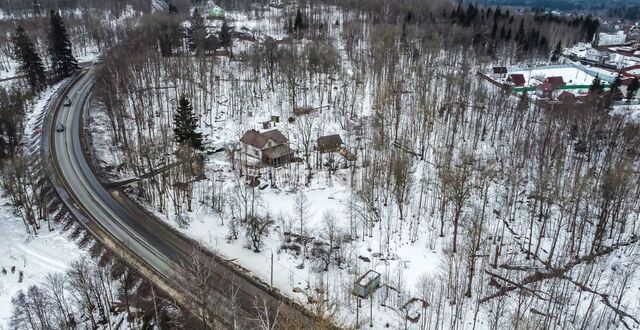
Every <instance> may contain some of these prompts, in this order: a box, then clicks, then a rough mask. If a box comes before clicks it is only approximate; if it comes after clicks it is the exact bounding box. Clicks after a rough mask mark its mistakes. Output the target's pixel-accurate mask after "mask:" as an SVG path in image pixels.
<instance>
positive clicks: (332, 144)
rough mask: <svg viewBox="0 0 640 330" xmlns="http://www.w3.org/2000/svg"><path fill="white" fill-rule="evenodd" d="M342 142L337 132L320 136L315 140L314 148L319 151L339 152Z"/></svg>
mask: <svg viewBox="0 0 640 330" xmlns="http://www.w3.org/2000/svg"><path fill="white" fill-rule="evenodd" d="M343 144H344V143H343V142H342V138H340V135H338V134H333V135H326V136H321V137H319V138H318V140H317V141H316V150H318V152H320V153H326V152H339V151H340V149H341V148H342V145H343Z"/></svg>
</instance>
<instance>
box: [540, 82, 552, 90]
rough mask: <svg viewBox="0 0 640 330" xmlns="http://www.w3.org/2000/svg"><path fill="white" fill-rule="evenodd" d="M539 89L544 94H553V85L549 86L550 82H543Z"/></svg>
mask: <svg viewBox="0 0 640 330" xmlns="http://www.w3.org/2000/svg"><path fill="white" fill-rule="evenodd" d="M539 88H540V89H542V91H544V92H553V89H554V88H553V84H551V83H550V82H544V83H542V84H541V85H540V86H539Z"/></svg>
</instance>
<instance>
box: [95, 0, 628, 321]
mask: <svg viewBox="0 0 640 330" xmlns="http://www.w3.org/2000/svg"><path fill="white" fill-rule="evenodd" d="M386 3H387V2H385V4H381V3H376V2H374V1H369V2H367V6H371V8H381V7H382V8H386V9H387V10H386V11H381V12H379V13H382V14H372V13H371V11H372V10H373V9H371V10H368V9H367V8H368V7H367V6H364V3H362V2H357V1H356V2H354V3H353V4H348V3H345V2H336V3H334V4H337V5H344V6H345V7H330V6H319V5H311V4H309V6H307V7H303V9H304V10H303V11H302V12H303V13H304V19H305V20H307V25H306V26H304V28H302V29H298V28H296V29H290V30H289V32H290V34H289V35H288V37H287V38H284V39H282V40H278V41H269V40H265V41H264V42H254V43H252V42H239V41H237V40H234V45H233V48H234V50H233V55H234V56H233V57H234V58H233V60H230V59H229V58H228V57H226V56H224V55H221V56H212V55H211V54H210V53H209V54H199V55H195V54H194V53H193V52H192V50H190V49H188V47H187V46H186V45H188V44H189V43H188V42H187V41H184V40H183V38H184V36H182V35H180V34H179V33H177V32H175V30H173V29H177V26H178V20H177V18H176V17H175V16H173V17H172V16H164V17H154V18H152V19H150V20H149V21H148V22H147V24H149V25H148V26H149V27H145V25H144V24H143V25H142V27H141V28H142V29H144V31H145V33H144V38H142V37H139V35H141V33H136V32H135V31H130V32H128V35H129V37H128V38H126V40H125V41H124V42H123V43H122V44H120V45H118V46H116V47H115V48H114V49H113V50H112V51H111V53H110V54H111V55H110V56H108V59H107V61H106V63H105V66H104V68H103V69H102V72H101V74H100V78H99V80H98V85H97V87H96V91H95V98H96V101H98V102H99V104H100V105H101V106H103V107H104V110H105V112H106V113H107V114H108V115H107V118H108V125H109V127H110V128H111V134H110V139H111V143H112V144H113V145H116V146H118V148H117V150H112V151H111V153H112V154H111V157H113V158H114V161H115V163H116V164H118V166H119V168H120V170H121V171H122V172H123V173H131V174H133V175H140V174H142V173H145V172H148V171H150V170H153V168H155V167H156V166H158V164H166V163H171V162H174V161H176V158H175V157H174V156H173V152H174V150H175V143H174V142H173V139H172V134H171V129H172V125H173V123H172V120H171V118H172V116H173V113H174V111H175V109H176V106H177V104H176V102H177V101H176V100H177V98H178V97H179V95H182V94H187V95H189V96H190V98H191V100H192V102H193V105H194V110H195V111H196V116H197V117H198V118H199V122H198V123H199V129H200V130H202V131H205V132H207V134H211V135H215V134H218V135H220V134H226V135H227V136H226V137H225V139H226V140H227V141H229V142H230V143H234V142H237V141H238V139H239V137H240V136H241V135H242V129H243V128H247V126H246V125H244V126H243V125H242V123H246V121H247V120H251V119H252V117H253V116H254V115H255V114H256V113H263V114H272V115H279V116H280V117H281V118H288V117H290V116H291V109H293V108H294V107H302V106H310V107H326V109H323V110H322V111H318V112H317V113H316V114H314V115H312V116H306V117H297V118H295V121H294V122H292V123H284V124H283V125H282V126H281V130H282V131H283V132H284V133H285V134H286V135H287V136H288V137H289V138H290V140H291V143H292V146H293V147H294V149H296V150H297V151H298V154H297V155H298V156H299V157H300V163H299V165H297V164H291V165H288V166H285V167H284V168H282V169H280V170H279V171H273V172H269V174H268V175H269V176H273V178H272V179H271V181H272V182H280V183H282V184H287V185H291V186H294V187H295V186H297V187H303V186H304V185H305V184H308V183H309V182H310V180H311V178H312V177H313V176H314V175H315V174H317V173H320V172H322V171H324V170H323V169H320V168H318V167H317V166H313V164H318V163H323V162H324V161H321V162H316V161H315V160H316V159H315V158H316V157H319V156H318V155H316V154H315V153H313V152H311V150H312V146H313V143H314V141H315V140H316V138H317V137H319V136H320V135H322V134H323V133H325V132H326V131H327V129H328V127H329V126H331V127H339V129H340V131H341V132H343V133H344V135H343V139H344V140H345V141H346V144H347V145H349V146H351V147H352V148H353V150H354V151H355V152H357V154H358V160H357V162H356V163H355V164H351V165H348V166H346V169H344V168H343V169H341V171H346V172H345V173H349V174H348V175H346V177H347V178H348V187H349V192H350V194H351V195H352V201H351V202H349V205H348V206H347V209H348V212H347V213H348V214H349V215H348V216H347V218H345V215H343V214H339V215H335V214H331V213H328V214H325V215H324V219H325V220H323V222H324V225H323V226H322V228H309V226H307V225H306V224H305V223H306V222H307V218H306V217H308V213H307V212H308V211H305V209H308V208H309V203H311V204H312V203H313V202H314V201H305V196H304V194H303V193H299V194H300V195H296V197H295V205H293V206H292V207H291V208H292V215H291V216H287V215H284V216H282V215H274V214H269V212H268V211H265V210H264V208H265V205H264V203H263V201H262V198H261V194H262V192H261V191H259V190H258V189H256V188H252V187H250V186H247V185H246V183H245V182H244V180H243V179H242V178H241V177H239V175H242V174H243V173H242V168H234V173H235V174H231V180H228V181H227V182H226V183H223V182H222V181H224V179H223V178H225V177H226V174H223V173H221V172H220V171H217V170H212V169H211V168H208V169H205V174H206V178H204V177H193V176H191V177H190V176H188V175H187V176H185V175H184V174H185V173H188V172H187V171H184V169H182V168H181V167H174V168H172V169H171V170H169V171H167V172H165V173H163V174H162V175H160V176H158V177H156V178H152V179H149V180H142V181H139V182H138V183H137V184H136V189H135V191H136V192H137V194H138V196H140V197H141V198H142V199H144V200H145V202H147V203H149V204H150V205H153V206H154V207H156V208H157V210H158V211H159V212H161V213H163V214H166V215H167V217H168V218H176V219H178V218H179V219H184V217H188V214H189V211H188V209H192V208H193V205H198V206H197V208H198V209H199V210H202V209H203V208H208V209H210V210H211V212H214V213H219V214H220V217H221V219H222V220H221V221H222V222H223V223H225V226H227V227H228V228H229V236H228V237H227V238H228V239H229V240H232V241H233V240H238V239H240V238H241V237H242V236H243V235H242V232H243V231H246V237H247V241H248V242H249V243H248V245H249V246H251V248H252V249H253V250H255V251H260V245H259V241H260V240H261V239H262V236H263V235H264V233H263V232H262V231H261V229H263V228H268V227H267V226H268V225H269V223H271V219H272V218H273V219H276V220H275V223H276V224H279V226H278V227H279V228H286V230H285V229H279V230H282V231H283V232H286V233H295V235H296V236H295V238H293V239H291V237H290V236H286V235H284V236H283V238H282V239H283V243H284V244H285V245H287V246H288V248H291V249H293V250H292V251H295V250H296V249H298V253H299V255H300V258H301V262H302V264H303V265H304V260H305V259H307V258H317V261H318V267H319V268H320V269H322V270H327V269H329V268H330V267H331V266H332V265H341V263H347V264H349V265H350V266H354V265H353V264H352V261H350V258H353V255H352V253H353V252H351V254H349V255H348V256H347V255H345V253H347V254H348V252H347V251H349V250H350V249H349V247H348V246H349V245H353V244H355V243H354V242H356V241H357V240H358V239H362V240H366V239H367V238H368V237H369V238H371V237H377V238H378V240H377V244H376V245H377V246H376V247H375V250H376V251H378V252H379V253H381V254H383V255H385V254H388V255H392V254H393V251H394V250H396V249H397V248H398V247H399V246H401V245H402V244H405V243H411V244H415V243H417V242H422V243H423V244H425V245H424V249H426V250H429V251H435V250H438V251H442V252H443V254H444V256H446V257H445V258H446V260H445V265H446V266H445V269H443V270H442V275H438V276H434V277H425V278H424V281H422V282H421V283H422V284H421V286H418V287H416V288H403V287H402V279H401V278H400V279H398V280H393V278H394V277H396V276H401V274H400V273H398V274H395V275H394V274H388V275H387V276H388V280H389V282H390V283H391V282H394V283H395V284H396V285H397V286H398V291H399V292H401V294H402V295H408V294H409V293H408V292H409V291H412V292H414V294H415V293H416V292H418V293H419V294H420V297H421V298H423V299H425V300H426V301H429V303H430V304H431V306H437V308H435V307H434V308H431V309H430V310H429V311H428V315H426V316H425V318H426V319H427V321H426V322H428V324H431V325H432V326H435V327H443V326H444V327H452V328H454V327H463V325H462V324H461V323H460V322H463V320H474V321H477V320H478V318H479V317H480V316H479V315H484V319H483V320H484V321H486V322H488V323H489V324H490V325H491V326H490V328H503V327H505V326H506V325H514V324H515V325H516V327H525V328H526V327H530V326H534V325H538V326H539V325H541V324H542V325H544V326H543V327H545V328H571V327H575V328H580V327H581V325H582V327H584V326H585V325H588V326H587V327H588V328H607V327H613V326H614V325H615V326H621V327H628V328H632V327H633V326H637V325H638V322H639V321H638V318H637V317H636V316H634V315H637V312H638V309H637V308H638V306H637V303H633V302H632V301H633V299H634V297H633V296H632V295H630V293H629V291H628V288H629V284H630V283H631V281H632V279H633V278H634V277H635V276H636V270H637V265H638V261H637V253H638V250H637V247H638V244H637V231H638V223H637V214H638V213H637V212H638V204H637V198H638V193H640V190H638V189H637V188H636V187H635V186H634V185H633V182H635V181H636V180H637V179H638V178H637V170H636V166H637V165H636V164H637V160H638V159H637V157H638V150H637V145H638V143H637V142H638V134H637V127H636V125H635V124H633V123H630V122H628V121H627V120H626V119H625V118H623V117H619V116H614V115H611V114H609V113H608V111H607V109H602V108H590V109H580V110H579V111H568V110H557V109H556V110H551V111H550V110H546V109H542V108H540V107H538V106H535V105H533V104H529V102H528V99H527V98H526V96H523V97H521V98H520V99H518V98H515V97H513V96H512V95H511V94H509V93H507V92H505V91H502V90H501V89H498V88H496V87H494V86H492V85H488V84H486V83H484V82H482V80H480V79H478V78H477V76H476V72H477V71H478V70H479V69H480V68H483V67H486V66H487V65H490V64H492V63H515V62H517V61H521V60H523V59H525V58H528V59H530V60H532V61H547V60H548V58H549V56H550V51H551V49H550V47H548V45H555V44H556V43H558V42H562V43H563V44H567V43H573V42H576V41H579V40H583V39H586V38H589V34H591V35H592V33H593V30H590V29H592V25H593V24H596V23H595V21H592V19H591V18H581V19H580V20H576V21H562V19H558V18H553V17H551V18H547V19H549V20H550V22H552V23H549V24H540V25H538V26H540V29H539V30H535V31H533V30H531V29H530V26H533V25H534V24H533V23H534V22H537V23H540V22H542V21H544V19H545V18H541V17H540V16H536V17H534V15H533V14H531V15H530V16H527V15H529V14H526V13H525V14H522V13H514V12H512V13H508V12H507V13H505V12H504V9H503V12H502V13H501V14H500V15H499V16H498V17H499V18H497V19H496V20H495V21H496V22H498V23H497V26H498V27H497V28H496V29H497V31H498V32H495V31H494V32H493V33H497V34H498V35H499V34H500V33H501V32H500V30H502V27H503V26H506V27H507V30H506V31H512V32H509V35H510V37H509V38H507V37H506V34H507V32H504V37H502V39H500V38H499V37H496V36H494V39H491V34H492V26H493V25H494V19H493V17H494V16H495V12H496V10H497V9H496V8H495V7H494V8H491V11H489V10H488V9H487V8H480V7H479V8H477V9H476V10H477V13H476V15H477V16H478V17H480V18H484V20H482V19H480V18H478V20H471V21H469V22H468V23H467V22H463V21H457V18H455V17H456V16H455V15H456V14H455V10H456V8H455V7H447V6H445V5H442V7H441V6H440V5H438V4H434V5H433V6H424V5H421V4H422V2H420V4H418V3H411V2H399V3H400V4H404V5H406V6H407V7H402V6H401V5H398V6H400V7H396V5H388V6H387V7H385V6H386ZM414 7H415V8H414ZM356 8H357V9H356ZM457 10H464V11H468V10H469V9H468V8H466V7H465V8H462V9H457ZM452 12H454V14H453V15H452ZM409 13H411V15H412V16H411V17H408V15H409ZM379 15H384V17H380V16H379ZM465 15H466V14H465ZM501 15H505V16H504V17H502V16H501ZM295 16H296V11H295V10H290V11H286V10H285V11H283V12H282V13H281V14H279V15H275V16H274V15H271V16H269V17H268V21H269V24H270V25H269V26H271V28H272V29H273V31H282V29H284V30H285V31H286V30H287V29H288V28H287V26H289V25H288V24H289V23H290V22H292V21H293V18H294V17H295ZM465 17H466V16H465ZM488 17H490V18H488ZM182 18H185V19H188V18H187V17H184V16H182ZM465 19H466V18H465ZM426 22H431V23H426ZM433 22H436V23H437V24H434V23H433ZM585 22H586V23H585ZM154 24H160V26H162V29H154V28H152V27H153V26H156V25H154ZM428 24H431V25H428ZM467 24H468V25H470V27H468V26H465V25H467ZM427 26H429V27H430V28H429V29H427V28H426V27H427ZM520 26H523V28H520ZM542 26H544V28H542ZM519 29H523V32H520V31H519ZM479 30H483V31H484V33H485V35H484V36H486V37H487V40H495V39H499V40H502V41H500V42H493V43H491V42H490V43H477V42H476V41H477V40H480V39H478V38H480V37H483V36H479V35H477V34H474V33H473V32H471V31H479ZM265 33H269V31H265ZM531 33H533V34H534V35H537V36H536V37H535V38H537V40H538V44H539V43H540V40H541V38H542V37H544V38H545V40H546V41H545V43H546V44H547V46H545V47H541V48H539V47H538V46H535V49H536V50H535V51H534V50H533V47H534V46H530V45H529V46H527V41H526V40H529V36H530V35H531ZM516 35H518V37H516ZM166 37H169V40H171V52H164V53H162V52H160V49H159V47H158V46H157V45H158V42H157V40H162V39H163V38H166ZM150 41H151V42H150ZM525 46H527V47H528V48H527V47H525ZM134 49H135V51H134ZM163 55H164V56H163ZM221 123H222V124H221ZM221 126H222V127H221ZM230 127H233V128H230ZM218 128H220V129H218ZM207 134H206V135H207ZM234 152H235V148H233V147H232V148H231V149H230V150H229V154H231V155H233V154H234ZM231 162H235V160H231ZM234 164H235V163H234ZM234 166H235V165H234ZM329 171H331V170H329ZM192 199H193V201H192ZM336 217H338V218H339V219H340V220H339V222H341V223H347V222H348V223H349V224H348V225H347V226H345V227H346V230H340V229H339V228H337V227H336V225H335V223H336ZM182 225H183V226H188V221H187V222H186V223H183V224H182ZM345 231H348V232H349V233H350V235H348V237H350V239H346V237H347V236H345V234H346V232H345ZM314 233H318V235H319V237H316V238H315V242H316V243H318V244H320V243H319V242H321V243H322V244H326V246H328V247H324V246H323V245H322V244H320V245H318V244H316V246H315V247H313V248H312V247H311V244H310V241H308V240H307V238H308V237H310V236H313V235H314ZM287 235H288V234H287ZM285 236H286V237H289V238H285ZM295 245H297V246H298V247H297V248H293V247H292V246H295ZM336 245H339V246H340V248H335V246H336ZM332 251H334V252H332ZM336 251H338V252H336ZM341 267H342V265H341ZM397 271H398V272H400V270H397ZM332 299H335V301H352V299H353V298H351V297H349V294H348V293H346V292H340V293H338V294H335V295H333V297H332ZM401 300H402V299H398V300H397V303H398V304H400V301H401ZM445 324H446V326H445Z"/></svg>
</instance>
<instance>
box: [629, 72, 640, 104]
mask: <svg viewBox="0 0 640 330" xmlns="http://www.w3.org/2000/svg"><path fill="white" fill-rule="evenodd" d="M639 88H640V80H638V77H635V78H633V80H632V81H631V83H630V84H629V86H627V102H631V100H633V98H634V97H635V96H636V93H637V92H638V89H639Z"/></svg>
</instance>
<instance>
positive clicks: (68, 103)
mask: <svg viewBox="0 0 640 330" xmlns="http://www.w3.org/2000/svg"><path fill="white" fill-rule="evenodd" d="M70 105H71V99H70V98H69V97H66V96H65V98H64V106H65V107H68V106H70Z"/></svg>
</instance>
